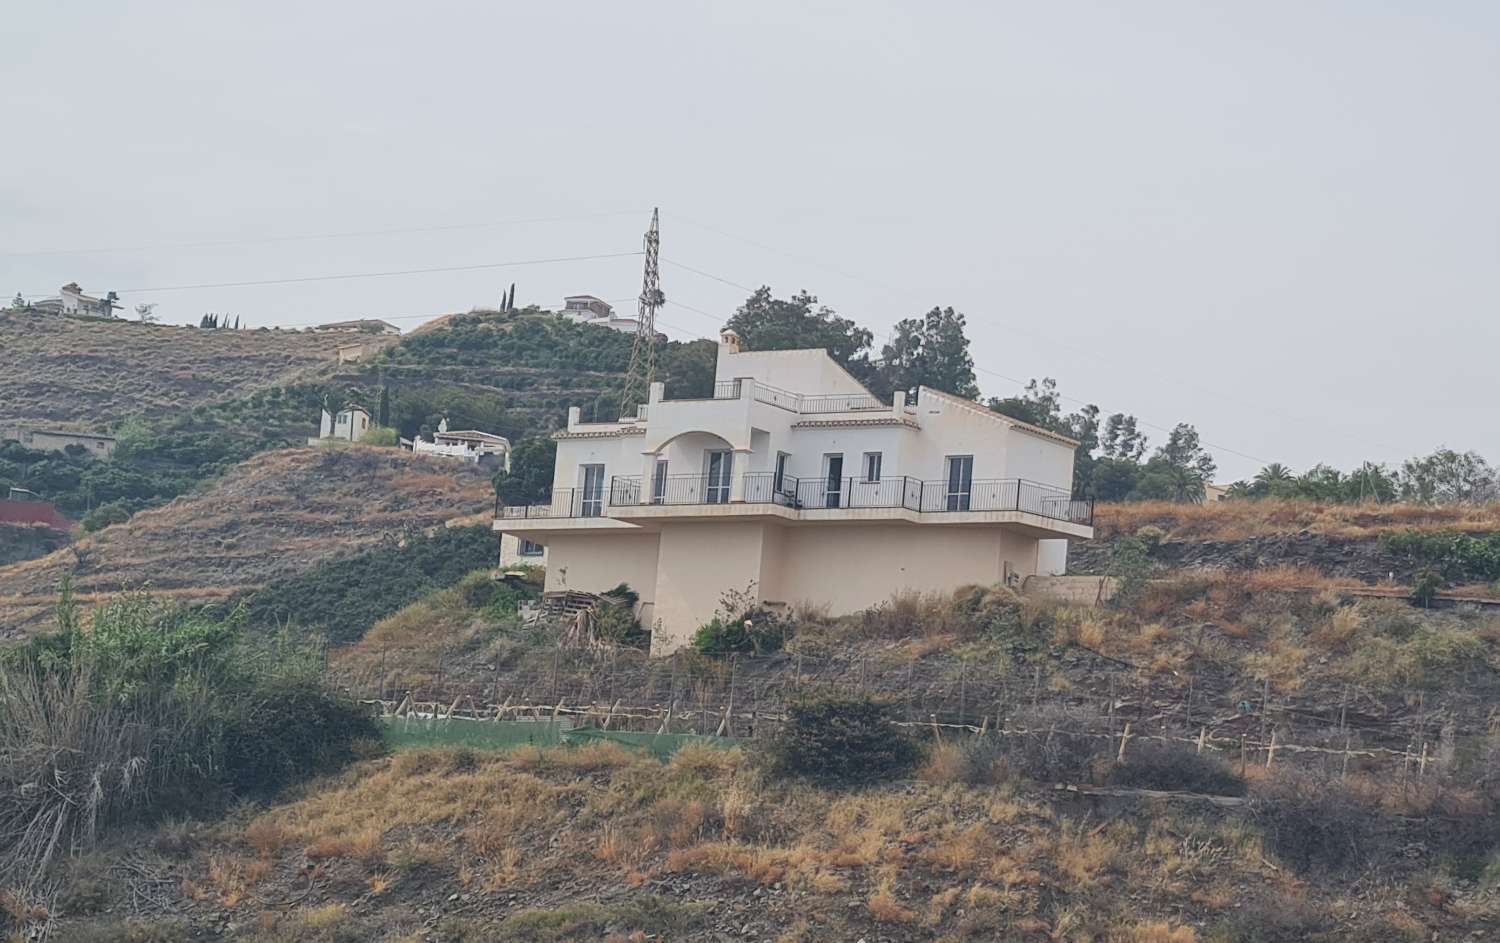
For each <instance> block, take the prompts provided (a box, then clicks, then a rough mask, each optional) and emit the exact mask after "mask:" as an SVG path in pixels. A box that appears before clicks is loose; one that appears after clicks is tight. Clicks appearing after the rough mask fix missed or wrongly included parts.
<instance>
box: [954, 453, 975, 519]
mask: <svg viewBox="0 0 1500 943" xmlns="http://www.w3.org/2000/svg"><path fill="white" fill-rule="evenodd" d="M973 491H974V456H972V455H950V456H948V510H950V511H967V510H968V509H969V496H970V495H971V494H972V493H973Z"/></svg>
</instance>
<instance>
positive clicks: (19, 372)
mask: <svg viewBox="0 0 1500 943" xmlns="http://www.w3.org/2000/svg"><path fill="white" fill-rule="evenodd" d="M347 340H348V335H345V334H332V333H329V334H315V333H311V332H303V331H272V330H244V331H229V330H220V331H207V330H200V329H199V328H194V327H179V326H174V325H165V324H141V323H139V322H135V321H106V320H101V319H98V318H73V317H57V316H52V315H44V314H36V313H32V312H23V311H14V310H3V311H0V356H3V358H4V361H5V364H6V369H5V370H4V371H0V429H5V428H8V427H10V426H13V425H17V424H21V425H26V426H58V425H68V424H76V425H79V426H82V427H87V428H95V427H98V426H104V425H109V424H113V423H116V422H119V421H120V420H123V419H127V418H130V417H135V416H144V417H152V416H162V415H167V414H177V413H180V412H182V411H183V410H184V408H187V407H192V406H195V405H202V404H206V403H213V402H218V401H221V400H227V399H233V398H236V397H241V396H245V395H246V394H248V393H251V392H253V391H255V390H258V389H264V388H268V387H272V386H277V385H282V384H286V383H289V382H292V381H293V380H295V379H296V378H298V377H299V376H300V375H301V374H303V373H304V372H306V371H307V370H308V369H309V368H314V367H317V366H320V365H323V364H328V363H332V362H334V361H335V360H336V359H337V347H338V345H339V344H341V343H345V342H347Z"/></svg>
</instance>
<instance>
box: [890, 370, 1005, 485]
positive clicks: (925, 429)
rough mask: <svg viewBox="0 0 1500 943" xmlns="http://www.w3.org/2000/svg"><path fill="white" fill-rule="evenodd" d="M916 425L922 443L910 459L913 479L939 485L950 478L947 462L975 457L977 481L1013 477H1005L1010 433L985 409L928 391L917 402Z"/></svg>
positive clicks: (924, 391) (920, 393)
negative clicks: (947, 460) (957, 456)
mask: <svg viewBox="0 0 1500 943" xmlns="http://www.w3.org/2000/svg"><path fill="white" fill-rule="evenodd" d="M916 419H917V422H918V423H920V424H921V426H922V433H921V442H920V443H919V444H918V446H917V447H916V448H914V449H911V450H910V451H909V453H908V455H907V458H908V460H909V461H910V462H911V466H912V468H913V470H912V471H909V472H907V474H908V475H911V476H912V477H913V478H921V479H923V480H924V481H937V480H941V479H943V478H945V477H947V474H948V467H947V463H946V462H945V461H944V459H945V458H946V457H947V456H949V455H972V456H974V480H975V481H983V480H987V479H992V478H1007V477H1012V476H1010V475H1007V474H1006V438H1007V433H1008V432H1009V430H1008V429H1007V428H1006V426H1005V424H1004V423H1002V422H999V421H997V420H996V419H995V418H994V417H993V416H991V415H989V414H988V411H987V410H985V409H984V407H982V406H978V405H975V406H972V407H971V406H966V405H961V404H959V403H955V402H952V401H950V400H947V399H945V398H943V397H939V396H933V395H931V394H930V393H929V392H928V391H927V390H926V389H923V390H921V391H919V395H918V398H917V416H916Z"/></svg>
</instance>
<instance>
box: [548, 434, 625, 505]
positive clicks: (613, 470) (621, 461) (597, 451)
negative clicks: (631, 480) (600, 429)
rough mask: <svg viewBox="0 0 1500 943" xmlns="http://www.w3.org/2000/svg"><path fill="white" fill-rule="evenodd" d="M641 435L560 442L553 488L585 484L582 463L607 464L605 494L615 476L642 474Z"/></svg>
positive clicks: (605, 466) (574, 486)
mask: <svg viewBox="0 0 1500 943" xmlns="http://www.w3.org/2000/svg"><path fill="white" fill-rule="evenodd" d="M640 443H641V437H640V436H619V437H609V438H599V439H563V440H562V441H560V442H558V443H557V464H556V465H554V466H553V469H552V487H553V489H562V488H577V487H578V486H579V485H580V484H582V483H583V482H582V475H581V474H580V473H579V471H578V466H580V465H603V466H604V488H605V493H606V494H607V493H608V491H609V479H610V477H611V476H614V475H639V474H640V473H641V452H640Z"/></svg>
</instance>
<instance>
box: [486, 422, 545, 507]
mask: <svg viewBox="0 0 1500 943" xmlns="http://www.w3.org/2000/svg"><path fill="white" fill-rule="evenodd" d="M556 462H557V443H556V442H554V441H552V439H551V437H549V436H533V437H532V438H529V439H524V440H522V441H521V443H520V444H519V445H517V446H516V447H515V448H514V449H512V450H511V453H510V471H508V472H507V471H501V472H497V473H496V474H495V479H494V482H495V493H496V494H497V495H499V496H500V500H501V501H502V502H504V503H505V504H506V505H523V504H536V503H538V502H541V501H545V500H546V499H547V498H548V497H549V496H550V494H551V492H552V469H553V466H554V465H555V464H556Z"/></svg>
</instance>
